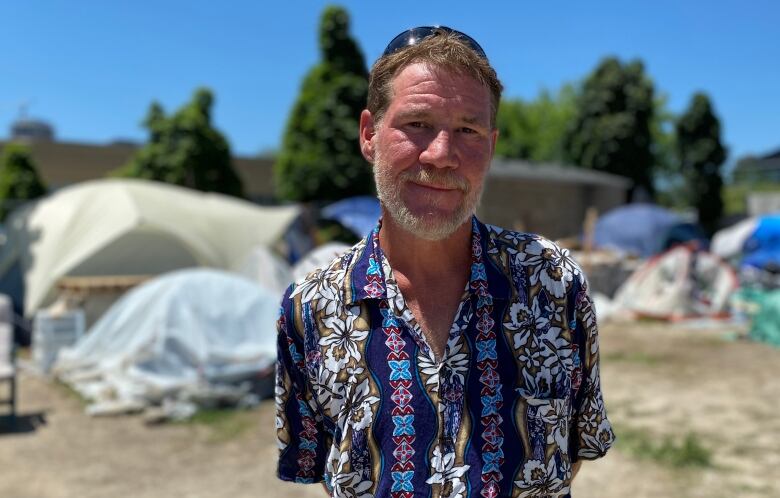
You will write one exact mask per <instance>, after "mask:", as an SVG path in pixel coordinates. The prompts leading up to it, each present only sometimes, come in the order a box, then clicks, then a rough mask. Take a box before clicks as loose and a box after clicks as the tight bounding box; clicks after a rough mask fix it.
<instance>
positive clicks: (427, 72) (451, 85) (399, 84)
mask: <svg viewBox="0 0 780 498" xmlns="http://www.w3.org/2000/svg"><path fill="white" fill-rule="evenodd" d="M391 88H392V94H391V105H392V102H393V101H395V100H396V99H399V98H400V99H401V100H403V101H404V102H405V103H408V104H409V106H411V107H413V108H419V109H420V110H424V109H425V108H426V105H428V104H426V101H425V100H424V98H425V97H426V96H436V97H438V98H441V99H445V100H451V101H458V102H461V103H464V104H467V105H470V106H473V107H475V111H480V113H481V111H482V110H483V109H482V108H484V111H487V112H489V109H490V92H489V90H488V88H487V87H486V86H485V85H484V84H482V83H481V82H480V81H478V80H477V79H476V78H474V77H472V76H471V75H469V74H468V73H465V72H459V71H456V70H454V69H450V68H447V67H439V66H431V65H429V64H424V63H415V64H410V65H408V66H406V67H404V68H403V69H402V70H400V71H399V72H398V74H396V76H395V77H394V78H393V82H392V85H391Z"/></svg>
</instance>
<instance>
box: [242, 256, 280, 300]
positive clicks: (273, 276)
mask: <svg viewBox="0 0 780 498" xmlns="http://www.w3.org/2000/svg"><path fill="white" fill-rule="evenodd" d="M233 271H235V272H237V273H239V274H241V275H244V276H245V277H248V278H250V279H252V280H254V281H255V282H257V283H259V284H260V285H261V286H262V287H263V288H265V289H268V290H270V291H273V292H274V293H276V294H277V295H278V296H279V301H280V302H281V300H282V294H283V293H284V291H285V290H286V289H287V287H288V286H289V285H290V283H292V281H293V278H292V268H291V267H290V265H289V264H288V263H287V261H285V260H283V259H282V258H281V257H280V256H277V255H276V254H274V252H273V251H272V250H271V249H269V248H268V247H256V248H255V249H254V250H253V251H252V252H251V253H250V254H249V256H247V257H246V259H244V261H242V262H241V263H240V264H238V265H236V266H235V267H234V268H233Z"/></svg>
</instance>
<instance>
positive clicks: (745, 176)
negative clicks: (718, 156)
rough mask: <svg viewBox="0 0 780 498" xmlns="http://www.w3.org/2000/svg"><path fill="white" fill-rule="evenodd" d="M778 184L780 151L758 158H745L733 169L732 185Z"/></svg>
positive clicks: (779, 181)
mask: <svg viewBox="0 0 780 498" xmlns="http://www.w3.org/2000/svg"><path fill="white" fill-rule="evenodd" d="M762 182H764V183H780V150H776V151H775V152H771V153H769V154H766V155H764V156H760V157H752V156H750V157H745V158H742V159H740V160H739V162H738V163H737V165H736V167H735V168H734V183H742V184H745V183H747V184H753V183H762Z"/></svg>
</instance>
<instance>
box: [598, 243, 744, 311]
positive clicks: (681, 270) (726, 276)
mask: <svg viewBox="0 0 780 498" xmlns="http://www.w3.org/2000/svg"><path fill="white" fill-rule="evenodd" d="M738 285H739V282H738V280H737V276H736V274H735V273H734V270H733V269H732V268H731V267H730V266H728V265H727V264H726V263H725V262H723V261H722V260H721V259H720V258H718V257H717V256H715V255H713V254H712V253H709V252H706V251H699V250H694V249H692V248H691V247H690V246H685V245H680V246H677V247H675V248H673V249H670V250H669V251H667V252H665V253H663V254H661V255H659V256H656V257H655V258H651V259H650V260H648V261H647V262H646V263H645V264H644V265H642V266H641V267H640V268H638V269H637V270H636V271H635V272H634V273H633V274H632V275H631V277H629V279H628V280H627V281H626V282H625V283H624V284H623V285H622V286H621V287H620V288H619V289H618V290H617V292H616V293H615V298H614V300H613V302H612V308H613V310H620V311H624V312H629V313H633V314H635V315H639V316H645V317H652V318H659V319H666V320H678V319H686V318H694V317H721V316H726V315H727V314H728V303H729V298H730V297H731V295H732V293H733V292H734V291H735V290H736V289H737V287H738Z"/></svg>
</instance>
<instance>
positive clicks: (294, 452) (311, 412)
mask: <svg viewBox="0 0 780 498" xmlns="http://www.w3.org/2000/svg"><path fill="white" fill-rule="evenodd" d="M292 290H293V286H291V287H290V288H289V289H288V290H287V292H286V293H285V295H284V298H283V299H282V306H281V310H280V314H279V319H278V321H277V332H278V342H277V362H276V389H275V401H276V434H277V440H278V445H279V465H278V477H279V478H280V479H282V480H284V481H293V482H299V483H314V482H322V481H323V480H324V476H323V473H324V467H325V441H324V438H325V436H324V435H325V431H324V430H323V428H322V416H321V414H320V413H319V410H318V409H317V405H316V403H315V402H314V400H313V395H312V387H311V383H310V382H309V381H308V376H307V374H306V370H305V351H304V347H303V344H304V341H303V337H304V334H305V329H304V327H303V326H302V325H300V329H299V328H298V327H297V326H296V324H301V323H302V320H300V314H298V315H296V312H295V301H294V300H293V299H291V298H290V293H291V291H292Z"/></svg>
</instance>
